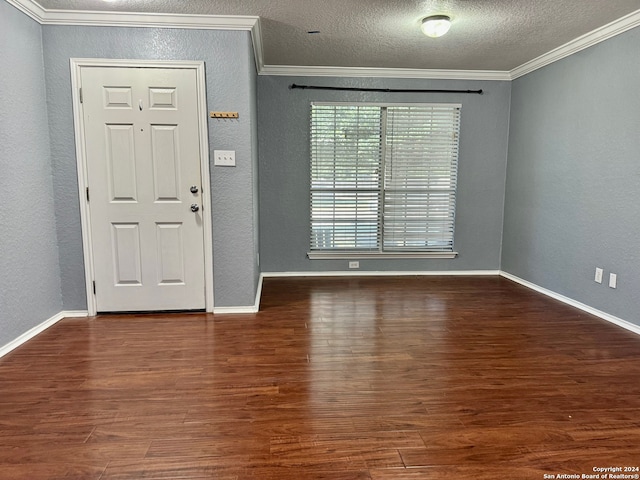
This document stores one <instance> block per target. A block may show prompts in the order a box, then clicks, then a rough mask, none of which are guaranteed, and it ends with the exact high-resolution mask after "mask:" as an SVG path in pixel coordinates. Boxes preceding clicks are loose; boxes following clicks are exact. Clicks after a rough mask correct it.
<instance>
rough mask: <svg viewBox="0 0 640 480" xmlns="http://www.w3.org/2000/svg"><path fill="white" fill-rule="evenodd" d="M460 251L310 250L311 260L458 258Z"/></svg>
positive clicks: (308, 255) (308, 254)
mask: <svg viewBox="0 0 640 480" xmlns="http://www.w3.org/2000/svg"><path fill="white" fill-rule="evenodd" d="M457 256H458V252H358V251H353V252H345V251H341V252H328V251H313V252H308V253H307V257H309V260H342V259H345V258H353V259H356V258H357V259H364V258H370V259H375V260H383V259H387V260H388V259H401V258H432V259H433V258H456V257H457Z"/></svg>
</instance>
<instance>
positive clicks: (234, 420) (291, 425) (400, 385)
mask: <svg viewBox="0 0 640 480" xmlns="http://www.w3.org/2000/svg"><path fill="white" fill-rule="evenodd" d="M639 379H640V337H638V336H636V335H634V334H632V333H630V332H628V331H625V330H623V329H621V328H618V327H616V326H613V325H611V324H609V323H606V322H604V321H602V320H600V319H597V318H595V317H593V316H590V315H588V314H586V313H583V312H581V311H578V310H575V309H573V308H571V307H568V306H565V305H563V304H561V303H558V302H556V301H554V300H551V299H549V298H546V297H543V296H541V295H539V294H537V293H535V292H533V291H531V290H527V289H525V288H524V287H521V286H519V285H516V284H514V283H512V282H510V281H509V280H506V279H503V278H499V277H445V278H442V277H440V278H435V277H408V278H364V277H363V278H346V279H345V278H314V279H299V278H298V279H267V280H265V283H264V289H263V302H262V308H261V311H260V313H258V314H255V315H215V316H213V315H206V314H189V315H172V316H167V315H140V316H105V317H97V318H93V319H89V320H87V319H65V320H62V321H61V322H59V323H58V324H56V325H55V326H53V327H52V328H50V329H49V330H47V331H45V332H44V333H42V334H41V335H39V336H38V337H37V338H35V339H33V340H31V341H29V342H28V343H27V344H25V345H23V346H21V347H20V348H18V349H17V350H15V351H13V352H12V353H10V354H9V355H7V356H5V357H4V358H2V359H0V478H1V479H29V480H38V479H63V478H65V479H66V478H70V479H100V480H107V479H211V478H215V479H220V480H231V479H239V480H243V479H250V480H251V479H260V480H270V479H274V480H275V479H277V480H289V479H290V480H293V479H295V480H300V479H324V480H352V479H353V480H355V479H358V480H365V479H368V480H391V479H393V480H407V479H411V480H414V479H474V480H483V479H487V480H488V479H491V480H493V479H499V478H504V479H516V480H517V479H536V480H538V479H543V478H552V477H551V475H554V476H556V478H562V477H559V476H558V475H562V474H564V475H570V474H577V475H578V478H590V477H581V476H582V475H583V474H584V475H595V473H596V472H594V468H596V467H602V468H605V467H639V466H640V382H639ZM622 473H625V472H622ZM545 474H546V475H548V476H547V477H545ZM627 474H629V475H636V474H638V472H637V471H635V472H627ZM565 478H572V477H565ZM574 478H576V477H574ZM592 478H595V477H592ZM600 478H605V477H604V476H601V477H600ZM606 478H614V477H606ZM616 478H633V477H616ZM635 478H638V477H635Z"/></svg>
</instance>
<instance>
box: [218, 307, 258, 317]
mask: <svg viewBox="0 0 640 480" xmlns="http://www.w3.org/2000/svg"><path fill="white" fill-rule="evenodd" d="M257 312H258V309H257V308H256V307H255V306H253V305H251V306H248V307H213V314H214V315H216V314H218V315H226V314H237V313H257Z"/></svg>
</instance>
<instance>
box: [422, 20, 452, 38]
mask: <svg viewBox="0 0 640 480" xmlns="http://www.w3.org/2000/svg"><path fill="white" fill-rule="evenodd" d="M421 28H422V33H424V34H425V35H426V36H427V37H431V38H436V37H441V36H442V35H444V34H445V33H447V32H448V31H449V28H451V18H450V17H448V16H446V15H431V16H430V17H427V18H425V19H423V20H422V27H421Z"/></svg>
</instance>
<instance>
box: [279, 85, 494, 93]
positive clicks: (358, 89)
mask: <svg viewBox="0 0 640 480" xmlns="http://www.w3.org/2000/svg"><path fill="white" fill-rule="evenodd" d="M294 88H300V89H302V90H341V91H346V92H395V93H475V94H477V95H482V93H483V92H482V90H422V89H397V88H364V87H320V86H317V85H296V84H295V83H292V84H291V85H289V89H291V90H293V89H294Z"/></svg>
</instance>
